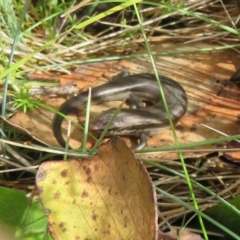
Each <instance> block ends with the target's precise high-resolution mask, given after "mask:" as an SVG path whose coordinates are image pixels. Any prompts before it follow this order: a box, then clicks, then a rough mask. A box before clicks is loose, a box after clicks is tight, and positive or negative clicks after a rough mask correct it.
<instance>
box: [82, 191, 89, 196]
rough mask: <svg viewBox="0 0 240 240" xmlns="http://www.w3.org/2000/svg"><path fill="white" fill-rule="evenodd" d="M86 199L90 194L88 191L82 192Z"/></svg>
mask: <svg viewBox="0 0 240 240" xmlns="http://www.w3.org/2000/svg"><path fill="white" fill-rule="evenodd" d="M86 197H88V192H87V191H86V190H84V191H83V192H82V198H86Z"/></svg>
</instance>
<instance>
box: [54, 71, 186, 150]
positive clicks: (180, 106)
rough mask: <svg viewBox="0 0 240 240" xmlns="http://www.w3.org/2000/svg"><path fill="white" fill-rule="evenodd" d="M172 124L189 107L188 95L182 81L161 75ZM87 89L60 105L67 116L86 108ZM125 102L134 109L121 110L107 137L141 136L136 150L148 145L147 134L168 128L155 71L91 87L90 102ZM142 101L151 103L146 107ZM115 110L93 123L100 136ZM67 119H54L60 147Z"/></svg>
mask: <svg viewBox="0 0 240 240" xmlns="http://www.w3.org/2000/svg"><path fill="white" fill-rule="evenodd" d="M159 77H160V80H161V83H162V87H163V91H164V95H165V97H166V101H167V103H168V107H169V111H170V114H171V118H172V121H173V123H176V122H177V121H178V120H179V119H180V118H181V117H182V116H183V115H184V114H185V112H186V110H187V105H188V102H187V95H186V92H185V91H184V89H183V88H182V87H181V85H180V84H178V83H177V82H175V81H174V80H172V79H170V78H168V77H165V76H159ZM87 99H88V91H84V92H82V93H80V94H78V95H77V96H74V97H72V98H70V99H68V100H67V101H66V102H64V103H63V104H62V106H61V107H60V110H59V111H60V112H61V113H63V114H64V115H69V114H74V113H76V114H77V113H78V112H79V111H82V110H84V108H85V107H86V103H87ZM123 100H124V101H126V103H127V104H129V105H131V107H132V108H129V109H128V108H124V109H121V111H120V113H119V114H118V115H117V117H116V118H115V120H114V121H113V123H112V125H111V126H110V128H109V130H108V134H107V135H108V136H113V135H125V136H135V137H139V139H140V144H139V145H138V146H137V148H136V149H141V148H144V147H145V146H146V145H147V142H146V137H147V136H151V135H154V134H156V133H159V132H162V131H164V130H165V129H167V128H169V120H168V117H167V114H166V111H165V109H164V106H163V102H162V98H161V96H160V91H159V87H158V84H157V81H156V77H155V75H154V74H148V73H140V74H133V75H129V74H128V73H126V72H125V74H119V75H118V77H116V79H115V80H113V81H111V82H108V83H106V84H103V85H101V86H98V87H95V88H93V89H92V96H91V102H92V104H99V103H103V102H107V101H123ZM142 101H146V102H147V103H150V104H151V105H150V106H149V107H143V106H142ZM115 111H116V109H109V110H107V111H104V112H102V113H101V114H100V115H99V116H98V117H97V118H96V119H95V120H94V122H93V123H92V124H91V125H90V130H91V131H92V132H93V133H96V134H97V135H99V134H100V133H101V132H102V131H103V129H104V128H105V126H106V124H107V123H108V122H109V120H110V119H111V117H112V116H113V114H114V113H115ZM63 120H64V118H63V117H62V116H60V115H58V114H56V115H55V116H54V119H53V134H54V136H55V138H56V140H57V141H58V143H59V144H60V145H61V146H63V147H64V146H65V144H66V142H65V140H64V138H63V136H62V130H61V125H62V122H63Z"/></svg>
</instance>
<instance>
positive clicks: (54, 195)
mask: <svg viewBox="0 0 240 240" xmlns="http://www.w3.org/2000/svg"><path fill="white" fill-rule="evenodd" d="M60 196H61V192H59V191H57V192H55V193H53V197H54V198H55V199H58V198H60Z"/></svg>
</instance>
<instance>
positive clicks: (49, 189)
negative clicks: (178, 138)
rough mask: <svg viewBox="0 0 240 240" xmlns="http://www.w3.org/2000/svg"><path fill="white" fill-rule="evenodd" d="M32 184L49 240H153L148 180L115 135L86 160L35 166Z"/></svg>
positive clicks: (153, 203) (152, 198) (151, 191)
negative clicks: (35, 187)
mask: <svg viewBox="0 0 240 240" xmlns="http://www.w3.org/2000/svg"><path fill="white" fill-rule="evenodd" d="M36 184H37V188H38V192H39V197H40V200H41V202H42V204H43V207H44V208H45V211H46V214H47V217H48V222H49V231H50V234H51V236H52V237H53V239H93V238H94V239H95V238H97V239H143V240H148V239H157V210H156V209H157V208H156V195H155V191H154V189H153V185H152V183H151V180H150V177H149V175H148V173H147V171H146V169H145V167H144V166H143V164H142V163H141V162H140V161H139V160H136V159H135V158H134V155H133V153H132V151H131V150H130V149H129V148H128V147H127V146H126V143H125V142H124V141H123V140H121V139H120V138H118V137H115V138H112V139H111V140H110V141H109V142H108V143H106V144H103V145H102V146H101V147H100V150H99V154H97V155H95V156H94V157H93V158H91V159H83V160H76V159H70V160H67V161H51V162H45V163H43V164H41V166H40V168H39V170H38V173H37V176H36Z"/></svg>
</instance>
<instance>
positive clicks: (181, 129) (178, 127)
mask: <svg viewBox="0 0 240 240" xmlns="http://www.w3.org/2000/svg"><path fill="white" fill-rule="evenodd" d="M176 129H177V130H179V131H184V127H183V126H182V125H177V126H176Z"/></svg>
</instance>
